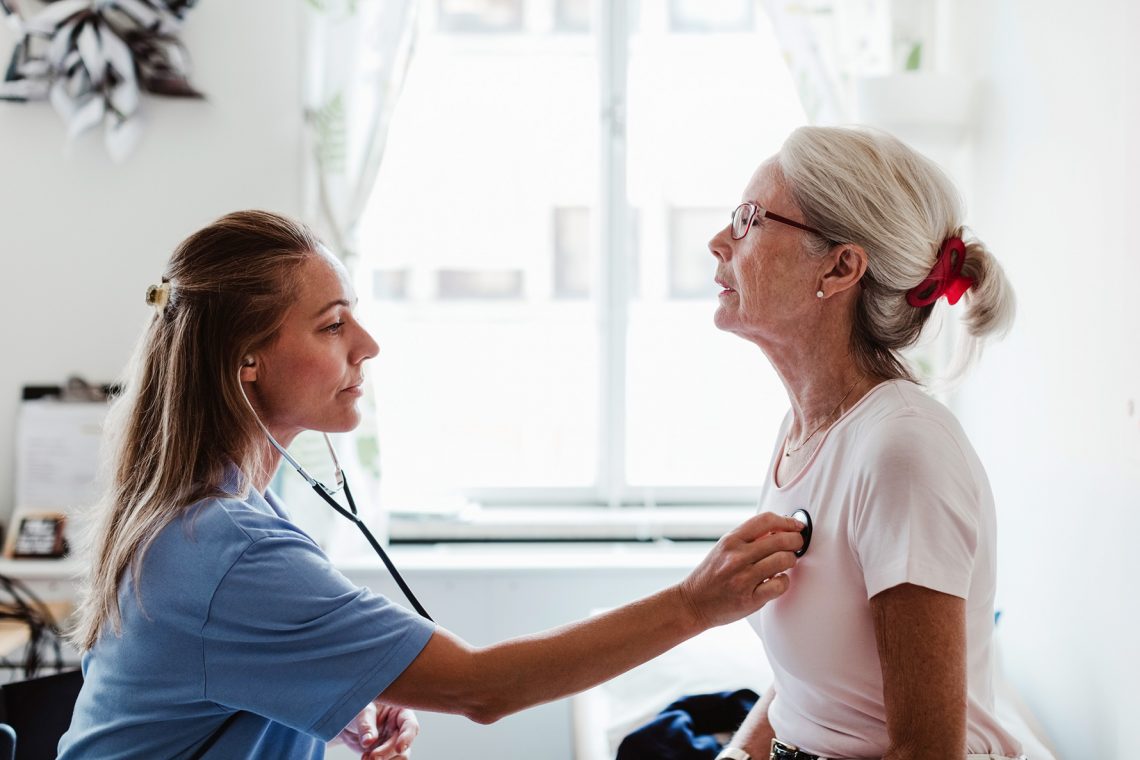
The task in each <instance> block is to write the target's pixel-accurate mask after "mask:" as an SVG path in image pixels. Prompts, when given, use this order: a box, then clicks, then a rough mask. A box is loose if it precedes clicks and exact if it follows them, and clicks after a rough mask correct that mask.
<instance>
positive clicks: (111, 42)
mask: <svg viewBox="0 0 1140 760" xmlns="http://www.w3.org/2000/svg"><path fill="white" fill-rule="evenodd" d="M195 2H197V0H49V1H48V2H46V3H44V2H39V3H37V5H38V6H40V9H39V10H38V11H37V12H34V13H32V12H27V11H24V10H22V9H21V8H20V5H21V2H20V0H0V14H2V15H3V16H4V17H5V18H6V20H7V22H8V24H9V26H11V27H12V28H13V29H14V30H15V32H16V40H17V41H16V47H15V49H14V50H13V51H12V58H11V61H10V62H9V64H8V68H7V72H6V73H5V75H4V80H3V81H2V82H0V99H2V100H10V101H17V102H27V101H32V100H49V101H51V104H52V106H53V107H54V108H55V110H56V112H57V113H59V115H60V117H61V118H62V119H63V120H64V122H66V124H67V128H68V134H69V135H70V137H71V138H75V137H77V136H78V135H80V134H82V133H83V132H86V131H87V130H89V129H91V128H93V127H96V126H97V125H98V124H99V123H100V122H102V123H103V127H104V143H105V145H106V147H107V151H108V153H110V154H111V156H112V158H114V159H116V160H122V159H124V158H126V156H127V155H129V154H130V152H131V150H132V149H133V147H134V145H135V143H136V142H137V140H138V137H139V131H140V127H139V119H138V116H137V113H138V107H139V93H140V91H142V92H150V93H154V94H156V95H167V96H173V97H181V98H202V97H203V95H202V94H201V93H199V92H198V91H197V90H195V89H194V88H193V87H192V86H191V85H190V82H189V80H188V75H189V62H188V59H187V57H186V53H185V50H184V48H183V46H182V43H181V42H180V41H179V40H178V37H177V34H178V32H179V30H180V29H181V26H182V20H183V18H184V17H185V15H186V12H187V11H188V10H189V9H190V8H191V7H193V5H194V4H195Z"/></svg>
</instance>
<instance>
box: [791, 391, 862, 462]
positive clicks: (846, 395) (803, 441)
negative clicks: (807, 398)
mask: <svg viewBox="0 0 1140 760" xmlns="http://www.w3.org/2000/svg"><path fill="white" fill-rule="evenodd" d="M858 384H859V381H858V380H856V381H855V382H854V383H853V384H852V385H851V387H850V388H848V389H847V392H846V393H844V394H843V398H841V399H839V403H838V404H836V405H835V408H834V409H832V410H831V414H829V415H827V416H826V417H824V418H823V422H821V423H819V425H817V426H816V428H815V430H813V431H811V432H810V433H808V437H807V438H805V439H803V440H802V441H800V445H799V446H796V447H795V448H794V449H789V448H788V438H787V436H784V456H786V457H790V456H791V455H792V454H795V453H796V452H797V451H799V450H800V449H802V448H803V447H804V446H807V444H808V441H810V440H811V439H812V438H814V437H815V434H816V433H818V432H819V431H820V430H823V426H824V425H826V424H827V423H828V422H829V421H830V420H831V418H832V417H834V416H835V413H836V412H838V411H839V408H840V407H841V406H843V402H844V401H846V400H847V397H848V396H850V395H851V391H853V390H855V386H856V385H858Z"/></svg>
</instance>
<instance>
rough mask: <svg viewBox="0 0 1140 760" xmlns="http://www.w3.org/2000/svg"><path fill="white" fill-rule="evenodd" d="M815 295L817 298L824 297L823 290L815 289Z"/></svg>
mask: <svg viewBox="0 0 1140 760" xmlns="http://www.w3.org/2000/svg"><path fill="white" fill-rule="evenodd" d="M815 297H816V298H823V291H822V290H817V291H815Z"/></svg>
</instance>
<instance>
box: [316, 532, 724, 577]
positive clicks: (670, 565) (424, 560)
mask: <svg viewBox="0 0 1140 760" xmlns="http://www.w3.org/2000/svg"><path fill="white" fill-rule="evenodd" d="M710 546H711V542H709V541H687V542H685V543H675V542H673V541H668V540H659V541H653V542H646V543H632V542H616V541H611V542H581V543H565V542H562V543H549V542H527V543H439V544H431V545H415V544H412V545H407V544H402V545H398V546H393V547H392V548H391V549H390V551H389V554H390V556H391V558H392V561H393V562H394V563H395V564H396V566H397V567H398V568H399V569H400V571H401V572H402V573H411V574H415V575H416V576H420V577H423V576H434V575H439V576H452V575H454V574H456V573H461V574H462V575H463V576H464V577H469V576H471V575H472V574H480V573H482V574H487V573H493V574H496V575H498V574H502V573H510V572H520V571H522V572H527V573H532V572H535V571H563V570H572V571H578V570H587V571H597V572H612V571H614V570H619V569H630V570H689V569H692V568H693V567H694V566H696V564H697V563H698V562H700V560H701V559H702V558H703V557H704V556H705V555H706V554H707V553H708V551H709V548H710ZM334 563H335V564H336V566H337V569H339V570H340V571H341V572H343V573H345V574H346V575H348V576H350V577H360V576H364V575H367V574H369V573H375V572H378V573H384V572H385V571H384V567H383V565H381V564H380V560H379V559H378V558H377V557H376V556H375V555H371V554H369V555H365V554H360V553H354V554H353V555H352V556H343V557H335V558H334Z"/></svg>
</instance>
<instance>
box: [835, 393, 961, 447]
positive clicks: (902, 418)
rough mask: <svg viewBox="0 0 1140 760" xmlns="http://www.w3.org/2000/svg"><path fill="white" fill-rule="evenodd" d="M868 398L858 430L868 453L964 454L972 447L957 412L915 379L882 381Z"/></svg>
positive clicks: (859, 438) (861, 444) (860, 441)
mask: <svg viewBox="0 0 1140 760" xmlns="http://www.w3.org/2000/svg"><path fill="white" fill-rule="evenodd" d="M866 402H867V408H866V409H865V410H864V413H863V414H862V415H860V417H861V419H860V420H859V424H858V430H857V431H856V435H857V437H858V440H859V443H860V448H861V449H862V450H863V451H864V453H865V454H868V455H875V454H879V455H888V456H891V457H892V458H896V457H900V456H903V457H906V458H908V459H912V458H915V457H918V458H926V457H928V456H930V455H931V454H941V455H956V456H963V455H966V452H967V450H969V449H970V444H969V440H968V439H967V437H966V434H965V431H963V429H962V426H961V425H960V424H959V423H958V420H957V418H956V417H955V416H954V413H953V412H951V411H950V410H949V409H948V408H947V407H946V405H945V404H943V403H942V402H941V401H939V400H938V399H936V398H934V397H933V396H932V395H930V393H928V392H927V391H926V390H925V389H924V388H922V387H921V386H919V385H917V384H916V383H912V382H909V381H905V380H894V381H890V382H887V383H883V385H882V386H879V387H877V388H876V389H875V391H874V393H873V394H872V395H871V397H870V398H868V399H866Z"/></svg>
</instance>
